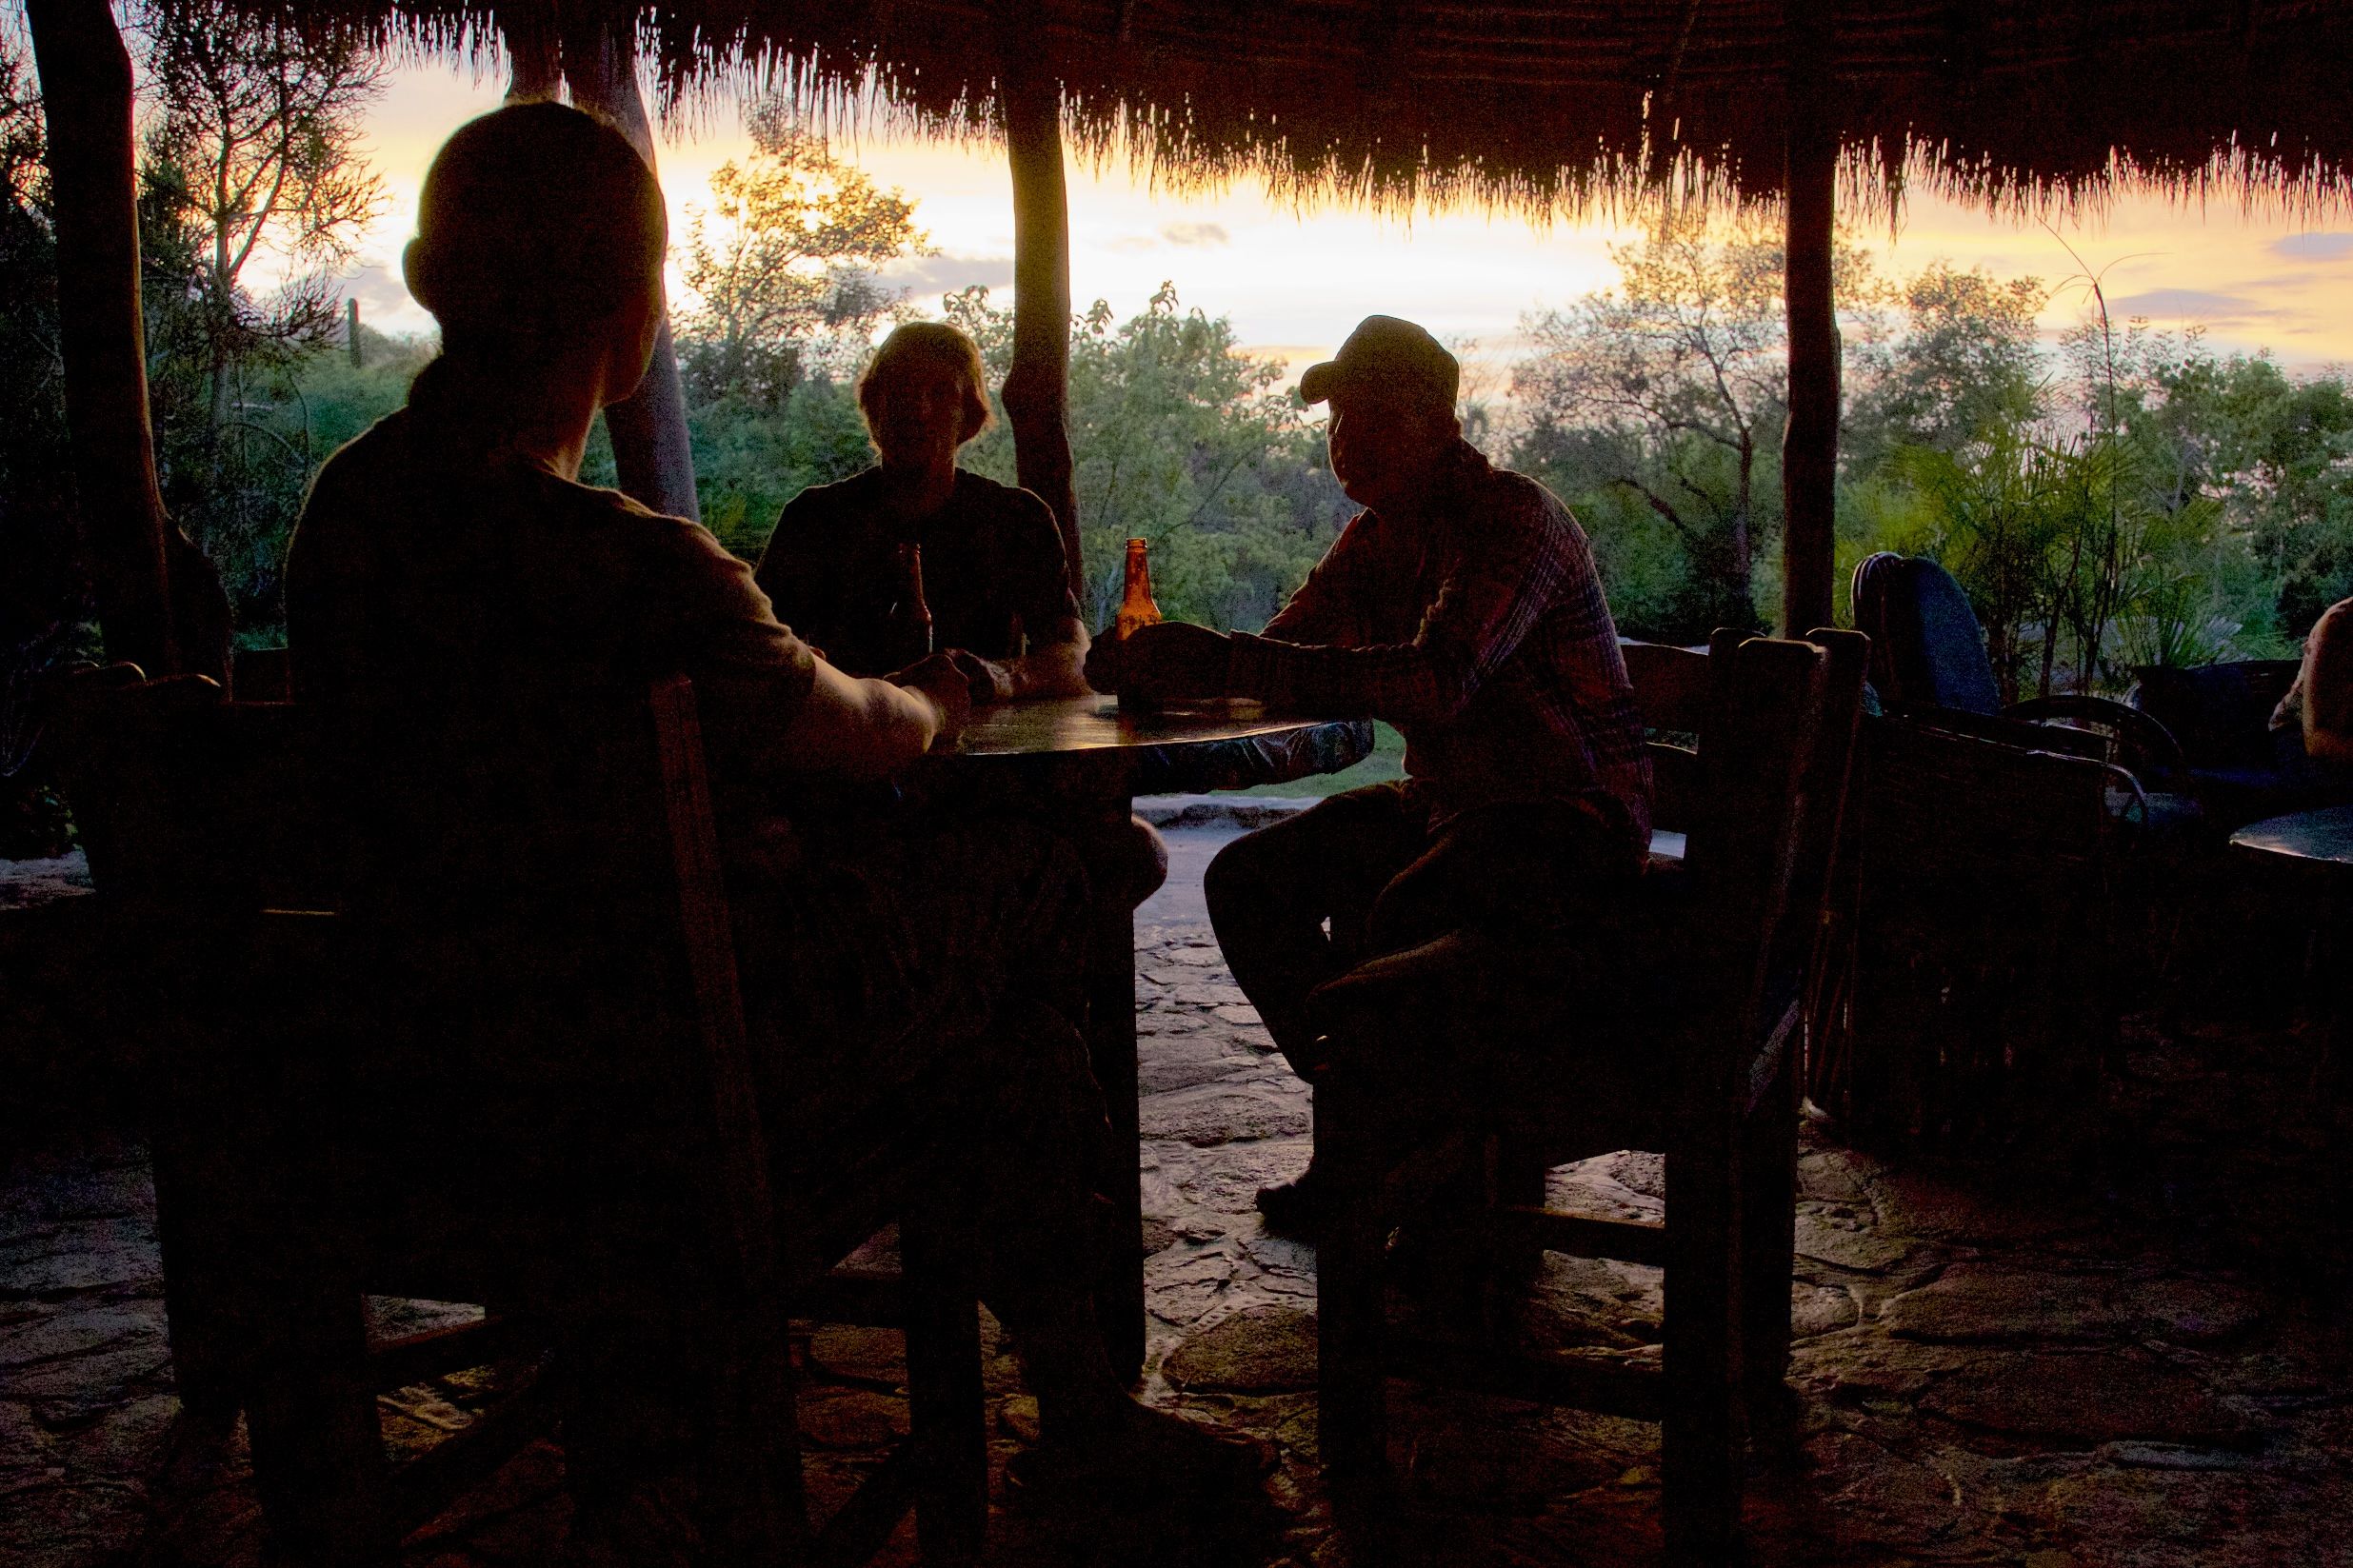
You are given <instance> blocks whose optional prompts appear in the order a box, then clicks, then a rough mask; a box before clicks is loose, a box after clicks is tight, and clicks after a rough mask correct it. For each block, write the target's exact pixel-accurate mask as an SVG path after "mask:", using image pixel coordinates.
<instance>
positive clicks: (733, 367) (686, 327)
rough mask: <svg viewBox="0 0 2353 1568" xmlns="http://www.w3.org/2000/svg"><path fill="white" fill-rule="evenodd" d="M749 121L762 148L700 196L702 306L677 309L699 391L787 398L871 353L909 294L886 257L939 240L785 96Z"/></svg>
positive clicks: (692, 279) (694, 211)
mask: <svg viewBox="0 0 2353 1568" xmlns="http://www.w3.org/2000/svg"><path fill="white" fill-rule="evenodd" d="M746 123H747V129H748V131H749V132H750V135H751V143H752V151H751V156H750V157H749V158H748V159H746V160H745V161H744V162H743V163H741V164H738V163H736V162H734V161H733V160H729V161H728V162H727V163H725V164H722V165H720V167H719V169H718V171H717V172H716V173H714V174H712V175H711V177H710V189H711V203H710V206H709V207H708V208H700V207H690V208H688V222H687V239H686V245H685V254H684V256H683V257H682V258H681V265H682V267H683V268H684V271H685V275H686V281H687V287H688V288H689V289H691V290H692V291H693V294H694V299H695V305H694V307H693V308H692V309H690V310H688V311H685V312H683V313H682V314H681V315H680V318H679V321H678V341H679V347H680V349H681V355H680V367H681V370H682V372H683V374H684V376H685V379H686V385H687V392H688V399H689V400H690V401H691V402H693V403H695V404H698V405H703V406H707V407H708V406H713V405H718V404H721V403H734V404H742V405H748V406H750V407H754V408H765V409H768V410H769V411H772V412H773V411H783V410H784V408H785V405H786V402H787V401H788V399H789V398H790V396H791V395H792V392H793V389H794V387H797V386H798V385H799V384H800V382H801V380H802V378H803V377H804V376H807V375H808V374H811V373H812V372H814V373H818V374H824V373H827V372H828V371H830V372H834V373H837V374H838V373H839V372H841V371H842V370H844V369H845V368H847V367H848V366H849V365H851V364H854V363H855V361H856V360H857V359H858V358H860V357H861V356H862V354H863V350H864V347H865V346H866V344H867V342H868V340H869V339H871V337H872V336H873V330H874V327H875V326H876V325H877V324H878V323H880V322H882V321H884V320H886V319H887V318H889V317H891V316H893V315H895V314H897V313H898V312H899V309H900V306H901V296H899V295H897V294H894V293H892V292H891V291H890V290H888V289H887V288H884V287H883V286H882V285H881V283H880V281H879V280H878V279H877V277H876V274H875V271H874V268H877V267H879V266H882V265H884V264H886V263H888V262H891V261H894V260H896V259H898V258H899V257H901V256H906V255H922V254H926V253H927V245H928V242H927V240H926V238H925V236H924V234H923V231H922V230H921V229H919V228H916V227H915V204H914V203H913V202H910V201H908V200H907V198H906V197H905V196H904V195H902V194H900V193H899V192H898V191H896V190H889V191H884V190H877V189H875V188H874V184H873V182H872V181H871V180H869V179H868V178H867V176H866V174H865V173H864V172H863V171H862V170H860V169H858V168H856V167H855V166H854V165H851V164H846V163H843V162H842V161H841V160H840V159H838V158H836V157H834V156H833V153H832V149H830V148H828V146H827V145H826V139H825V138H824V137H823V136H820V135H817V134H815V133H814V132H812V131H810V130H808V129H805V128H804V127H803V126H801V125H800V124H798V123H797V122H796V121H794V120H793V119H792V118H791V115H790V112H789V109H788V106H787V105H785V104H784V102H783V101H782V100H779V99H768V100H766V101H764V102H762V103H760V104H757V105H755V106H753V108H752V109H751V111H750V113H749V114H748V116H747V122H746ZM730 411H731V410H723V412H722V417H723V418H724V417H726V414H727V413H728V412H730ZM698 455H699V454H698Z"/></svg>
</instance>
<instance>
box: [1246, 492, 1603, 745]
mask: <svg viewBox="0 0 2353 1568" xmlns="http://www.w3.org/2000/svg"><path fill="white" fill-rule="evenodd" d="M1482 502H1483V503H1484V505H1485V509H1486V510H1488V512H1489V515H1486V516H1483V517H1470V518H1458V519H1455V520H1453V526H1452V529H1451V532H1452V534H1453V537H1454V539H1455V541H1456V542H1457V543H1456V546H1455V547H1454V549H1453V552H1452V558H1451V560H1450V561H1449V562H1448V563H1447V566H1446V575H1445V578H1444V579H1443V581H1442V582H1441V583H1440V585H1439V588H1438V592H1437V595H1436V597H1435V598H1434V599H1433V600H1432V602H1431V604H1430V606H1429V609H1428V611H1427V612H1426V614H1425V615H1424V616H1423V618H1422V625H1421V627H1420V629H1419V630H1418V631H1417V632H1416V634H1415V636H1414V639H1413V641H1411V642H1410V643H1397V644H1386V645H1367V646H1361V647H1346V646H1332V645H1325V646H1305V645H1295V644H1292V643H1289V642H1286V641H1281V640H1279V639H1278V638H1276V637H1273V636H1266V637H1250V636H1246V635H1237V636H1236V637H1235V638H1234V640H1233V654H1232V663H1231V665H1230V666H1229V668H1230V674H1229V678H1228V679H1229V683H1230V686H1231V689H1232V690H1233V691H1234V692H1235V693H1237V694H1238V695H1241V696H1246V697H1258V698H1262V699H1264V700H1265V701H1266V703H1268V704H1269V705H1274V706H1279V707H1284V708H1288V709H1291V710H1294V711H1297V712H1302V713H1334V714H1347V715H1351V716H1357V715H1366V714H1369V715H1370V716H1371V717H1373V718H1376V719H1382V720H1386V721H1387V722H1389V723H1391V724H1443V723H1445V722H1446V721H1448V720H1450V719H1452V718H1453V717H1454V716H1455V715H1456V714H1458V713H1460V712H1461V711H1462V710H1463V707H1464V706H1465V705H1466V704H1467V703H1469V701H1470V700H1471V698H1472V697H1473V696H1474V695H1476V694H1477V692H1478V690H1479V688H1480V686H1481V685H1484V684H1486V680H1487V679H1488V677H1490V676H1492V675H1493V674H1494V673H1495V671H1496V670H1497V669H1498V668H1499V667H1500V666H1501V665H1503V663H1504V661H1505V660H1506V659H1508V658H1510V657H1511V655H1512V653H1513V652H1514V651H1515V650H1516V649H1517V648H1518V647H1519V645H1520V643H1521V641H1522V639H1524V638H1525V637H1526V635H1527V634H1528V632H1529V630H1530V629H1531V628H1533V627H1534V626H1535V625H1536V623H1537V622H1538V621H1540V620H1541V619H1543V618H1544V616H1545V613H1546V612H1547V611H1548V610H1550V609H1551V608H1552V607H1553V606H1554V605H1555V604H1556V602H1558V601H1559V600H1560V598H1561V594H1562V588H1563V585H1564V583H1565V580H1566V578H1567V575H1568V569H1569V566H1570V564H1571V563H1572V561H1573V560H1574V559H1575V558H1576V557H1575V556H1574V554H1573V553H1572V546H1573V544H1574V541H1573V538H1572V537H1571V536H1570V535H1569V534H1568V531H1567V529H1566V527H1565V519H1562V518H1558V517H1555V516H1554V515H1553V513H1552V509H1551V508H1550V507H1549V506H1545V499H1544V496H1543V494H1542V492H1541V491H1538V490H1536V489H1535V487H1534V486H1525V487H1523V486H1516V485H1514V486H1508V487H1506V486H1496V487H1493V488H1489V489H1488V490H1487V491H1486V496H1485V497H1483V498H1482ZM1337 550H1338V546H1334V551H1335V553H1337ZM1327 559H1328V558H1327ZM1310 581H1312V579H1310ZM1267 629H1268V631H1269V632H1273V631H1274V629H1275V628H1274V626H1272V625H1269V627H1268V628H1267Z"/></svg>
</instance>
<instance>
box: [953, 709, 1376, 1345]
mask: <svg viewBox="0 0 2353 1568" xmlns="http://www.w3.org/2000/svg"><path fill="white" fill-rule="evenodd" d="M1371 750H1372V725H1371V724H1370V723H1368V722H1366V721H1365V720H1329V719H1299V718H1290V717H1285V716H1283V715H1280V714H1270V713H1268V712H1267V711H1266V708H1265V707H1263V706H1262V705H1259V704H1257V703H1252V702H1245V701H1242V700H1240V699H1230V698H1229V699H1210V700H1203V701H1194V702H1186V703H1170V704H1167V705H1161V706H1158V707H1155V708H1153V709H1151V710H1149V711H1146V712H1139V711H1137V710H1136V709H1134V708H1132V707H1130V708H1127V709H1122V708H1121V706H1120V705H1119V702H1118V700H1117V699H1116V698H1111V697H1096V696H1087V697H1066V698H1053V699H1048V700H1046V701H1042V702H1033V703H1000V704H997V705H993V706H989V707H985V708H981V709H979V710H977V711H976V712H975V713H974V714H973V715H972V722H971V723H970V724H968V725H967V726H966V728H965V730H964V733H963V734H962V735H961V736H959V737H958V738H957V741H956V744H955V745H954V746H953V747H952V748H947V749H943V750H941V751H938V752H935V753H933V754H932V756H931V757H929V758H928V759H927V761H926V766H927V768H928V769H930V770H931V771H932V772H934V773H935V774H937V775H940V776H942V778H943V779H944V780H945V781H953V782H954V783H955V784H959V785H968V786H973V787H975V788H977V789H978V790H979V791H981V792H982V794H983V796H984V798H987V799H989V800H992V801H998V802H1004V803H1007V804H1018V805H1020V806H1021V807H1023V808H1038V809H1043V810H1047V811H1050V812H1051V813H1052V814H1053V817H1054V820H1055V821H1056V823H1057V824H1058V825H1066V826H1067V829H1068V830H1069V832H1070V834H1071V837H1072V838H1073V839H1074V840H1075V841H1076V842H1077V843H1078V844H1079V845H1080V848H1081V852H1082V854H1085V853H1087V851H1088V849H1089V848H1098V849H1116V848H1117V847H1124V846H1131V845H1132V844H1133V842H1134V841H1133V839H1132V838H1131V837H1129V830H1128V827H1127V820H1128V814H1129V812H1130V811H1131V810H1132V808H1133V806H1134V803H1135V797H1137V796H1138V795H1162V794H1175V793H1179V792H1186V793H1191V792H1199V791H1206V790H1217V789H1247V788H1249V787H1250V786H1251V785H1253V784H1284V783H1286V782H1288V781H1290V780H1293V779H1304V778H1306V777H1307V776H1308V775H1310V774H1316V773H1337V772H1339V771H1340V770H1341V769H1342V768H1345V767H1349V766H1352V765H1354V764H1356V763H1359V762H1361V761H1363V760H1364V758H1365V757H1366V755H1367V754H1368V753H1369V752H1370V751H1371ZM1090 869H1092V867H1090ZM1101 880H1105V881H1108V880H1110V879H1108V878H1105V879H1101ZM1094 927H1095V934H1094V938H1093V940H1092V942H1091V943H1090V944H1089V952H1088V955H1087V972H1088V980H1087V1050H1088V1053H1089V1055H1090V1056H1091V1057H1092V1059H1093V1062H1094V1068H1095V1076H1096V1078H1097V1079H1098V1080H1099V1081H1100V1082H1102V1084H1103V1092H1104V1098H1105V1100H1106V1101H1107V1102H1109V1106H1110V1113H1111V1127H1112V1131H1113V1133H1114V1134H1115V1135H1116V1136H1117V1137H1118V1138H1119V1139H1120V1140H1121V1141H1123V1143H1133V1142H1135V1141H1137V1139H1138V1137H1139V1128H1138V1121H1139V1107H1138V1103H1137V1083H1136V973H1135V963H1136V927H1135V910H1134V909H1133V907H1131V906H1130V904H1129V903H1127V901H1126V900H1125V899H1121V898H1117V897H1106V898H1101V899H1098V900H1097V901H1096V904H1095V910H1094ZM1111 1199H1112V1201H1114V1202H1115V1203H1117V1204H1119V1205H1120V1208H1121V1210H1122V1214H1121V1229H1120V1231H1119V1232H1118V1234H1122V1235H1125V1236H1127V1237H1129V1238H1132V1239H1133V1240H1134V1243H1135V1245H1136V1246H1137V1248H1138V1252H1137V1257H1136V1266H1135V1268H1134V1270H1133V1271H1132V1272H1131V1271H1129V1270H1127V1269H1125V1268H1123V1269H1121V1270H1119V1271H1118V1278H1117V1281H1116V1282H1115V1283H1114V1284H1112V1285H1109V1286H1107V1288H1106V1290H1105V1292H1104V1294H1103V1295H1102V1296H1101V1297H1099V1298H1098V1299H1097V1316H1098V1317H1099V1318H1100V1319H1101V1320H1102V1323H1103V1329H1104V1338H1105V1340H1106V1342H1107V1348H1108V1349H1109V1350H1110V1352H1111V1356H1112V1360H1113V1363H1114V1364H1115V1365H1117V1366H1119V1367H1120V1368H1121V1369H1122V1370H1123V1371H1125V1372H1128V1373H1133V1372H1134V1371H1136V1370H1137V1369H1139V1368H1141V1367H1142V1365H1143V1364H1144V1328H1145V1322H1144V1258H1143V1253H1142V1250H1141V1249H1142V1245H1143V1233H1144V1193H1143V1186H1142V1182H1141V1178H1139V1180H1138V1181H1137V1182H1136V1183H1135V1184H1132V1185H1127V1186H1123V1187H1122V1188H1121V1189H1120V1191H1118V1192H1116V1193H1113V1194H1112V1195H1111Z"/></svg>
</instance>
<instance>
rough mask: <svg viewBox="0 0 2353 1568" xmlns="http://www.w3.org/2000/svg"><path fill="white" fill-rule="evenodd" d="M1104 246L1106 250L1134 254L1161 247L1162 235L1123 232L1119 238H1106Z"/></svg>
mask: <svg viewBox="0 0 2353 1568" xmlns="http://www.w3.org/2000/svg"><path fill="white" fill-rule="evenodd" d="M1103 248H1105V249H1106V250H1116V251H1119V252H1120V253H1121V254H1123V255H1127V254H1132V253H1133V252H1135V251H1138V250H1157V249H1159V248H1160V236H1159V235H1157V234H1122V235H1121V236H1120V237H1119V238H1118V239H1115V240H1106V241H1105V242H1104V245H1103Z"/></svg>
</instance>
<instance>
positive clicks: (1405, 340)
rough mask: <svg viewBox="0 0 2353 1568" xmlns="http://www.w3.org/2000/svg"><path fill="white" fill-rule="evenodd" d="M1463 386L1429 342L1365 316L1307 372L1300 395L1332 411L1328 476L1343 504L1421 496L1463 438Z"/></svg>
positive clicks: (1384, 319) (1391, 321)
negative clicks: (1457, 403)
mask: <svg viewBox="0 0 2353 1568" xmlns="http://www.w3.org/2000/svg"><path fill="white" fill-rule="evenodd" d="M1462 379H1463V367H1462V366H1461V365H1460V364H1459V363H1458V362H1457V361H1456V360H1455V357H1454V356H1453V355H1452V354H1450V353H1448V352H1446V349H1445V347H1442V346H1441V345H1440V344H1439V342H1438V340H1437V339H1436V338H1434V337H1431V336H1430V335H1429V333H1427V332H1426V331H1424V330H1423V329H1422V328H1421V327H1416V326H1415V325H1414V324H1413V323H1411V322H1409V321H1400V320H1398V319H1397V318H1396V317H1395V316H1366V318H1365V319H1364V320H1363V321H1362V322H1359V323H1358V324H1357V327H1356V330H1355V331H1353V332H1350V333H1349V334H1348V340H1347V342H1346V343H1344V344H1342V345H1341V346H1340V352H1339V354H1338V355H1336V356H1335V357H1333V358H1331V359H1327V360H1326V361H1325V362H1324V363H1322V364H1321V365H1314V366H1310V367H1308V368H1307V372H1306V374H1305V375H1303V376H1301V377H1300V378H1299V395H1300V396H1301V397H1302V398H1304V399H1306V401H1307V402H1309V403H1324V402H1327V401H1328V402H1329V403H1330V404H1331V406H1332V414H1331V424H1330V426H1329V427H1328V438H1329V440H1330V443H1331V461H1332V473H1333V475H1334V476H1335V477H1336V478H1338V479H1339V481H1340V487H1341V488H1342V489H1344V490H1346V492H1347V493H1348V498H1349V499H1350V500H1352V501H1355V502H1356V503H1358V504H1359V505H1360V506H1370V507H1372V508H1374V509H1375V510H1380V509H1381V508H1383V507H1385V506H1389V507H1394V506H1403V505H1407V504H1410V503H1411V502H1412V501H1413V500H1415V499H1417V498H1418V497H1419V496H1420V494H1421V493H1422V492H1423V491H1424V490H1425V489H1426V487H1427V485H1428V482H1429V480H1430V478H1431V476H1432V475H1433V474H1434V473H1435V471H1436V468H1437V465H1438V461H1439V459H1440V458H1441V457H1442V456H1443V455H1444V454H1445V452H1446V449H1447V448H1448V447H1450V446H1452V444H1453V443H1454V441H1455V439H1456V438H1457V437H1459V436H1460V435H1461V434H1462V433H1463V427H1462V422H1461V421H1460V420H1459V419H1457V418H1456V417H1455V412H1454V399H1455V394H1456V392H1457V391H1458V390H1459V389H1460V387H1461V386H1462Z"/></svg>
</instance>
